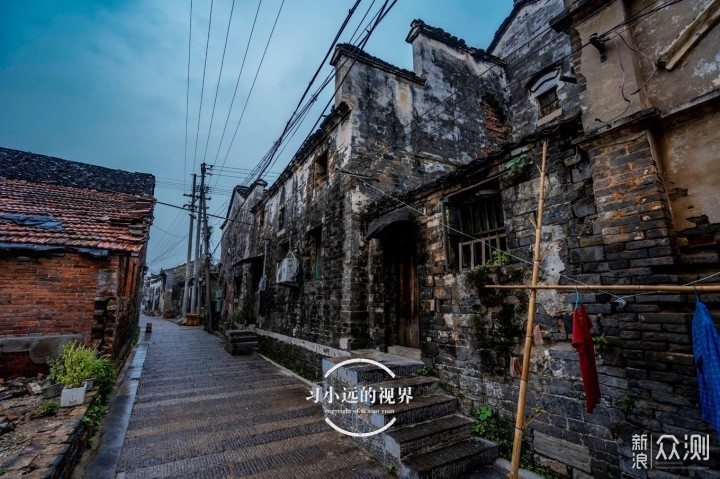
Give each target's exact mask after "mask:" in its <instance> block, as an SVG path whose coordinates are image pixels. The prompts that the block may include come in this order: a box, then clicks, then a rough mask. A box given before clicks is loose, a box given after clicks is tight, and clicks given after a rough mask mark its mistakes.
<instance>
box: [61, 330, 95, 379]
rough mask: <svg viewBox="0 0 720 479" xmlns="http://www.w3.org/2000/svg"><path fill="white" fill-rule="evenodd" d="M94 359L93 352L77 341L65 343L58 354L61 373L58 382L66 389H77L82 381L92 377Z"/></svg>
mask: <svg viewBox="0 0 720 479" xmlns="http://www.w3.org/2000/svg"><path fill="white" fill-rule="evenodd" d="M95 357H96V356H95V350H94V349H92V348H88V347H86V346H83V345H82V344H80V343H79V342H77V341H71V342H69V343H65V345H64V346H63V348H62V352H61V353H60V359H59V362H60V363H61V364H62V371H60V372H59V373H58V381H59V382H61V383H62V385H63V386H65V387H66V388H70V389H72V388H79V387H80V386H82V383H83V381H84V380H85V379H87V378H89V377H90V376H91V375H92V368H93V364H94V363H95Z"/></svg>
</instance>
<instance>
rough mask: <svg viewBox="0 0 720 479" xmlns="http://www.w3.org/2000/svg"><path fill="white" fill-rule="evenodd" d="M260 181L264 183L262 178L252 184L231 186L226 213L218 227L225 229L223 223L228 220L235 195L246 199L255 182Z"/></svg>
mask: <svg viewBox="0 0 720 479" xmlns="http://www.w3.org/2000/svg"><path fill="white" fill-rule="evenodd" d="M258 181H261V182H263V183H265V181H264V180H257V181H255V183H253V185H252V186H241V185H237V186H235V188H233V192H232V195H230V203H228V207H227V214H226V215H225V220H224V221H223V222H222V225H220V229H221V230H222V229H225V225H226V224H227V222H228V220H229V219H230V212H231V211H232V207H233V204H234V202H235V195H239V196H240V197H241V198H242V199H244V200H246V199H247V197H248V196H250V192H251V191H252V189H253V187H254V186H255V184H256V183H257V182H258ZM266 185H267V183H265V184H264V185H263V186H266Z"/></svg>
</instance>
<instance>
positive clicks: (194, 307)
mask: <svg viewBox="0 0 720 479" xmlns="http://www.w3.org/2000/svg"><path fill="white" fill-rule="evenodd" d="M199 195H200V203H199V207H198V218H197V222H198V227H197V231H196V232H195V264H194V266H193V278H195V279H194V284H193V288H192V295H191V296H192V298H191V301H190V311H192V312H193V313H197V312H198V311H199V304H200V301H199V293H200V290H199V287H200V285H199V284H198V283H199V281H198V280H199V279H200V230H201V227H200V225H201V224H202V223H200V221H201V220H200V215H201V214H202V205H203V202H204V201H203V200H204V198H205V163H203V164H202V165H201V166H200V190H199Z"/></svg>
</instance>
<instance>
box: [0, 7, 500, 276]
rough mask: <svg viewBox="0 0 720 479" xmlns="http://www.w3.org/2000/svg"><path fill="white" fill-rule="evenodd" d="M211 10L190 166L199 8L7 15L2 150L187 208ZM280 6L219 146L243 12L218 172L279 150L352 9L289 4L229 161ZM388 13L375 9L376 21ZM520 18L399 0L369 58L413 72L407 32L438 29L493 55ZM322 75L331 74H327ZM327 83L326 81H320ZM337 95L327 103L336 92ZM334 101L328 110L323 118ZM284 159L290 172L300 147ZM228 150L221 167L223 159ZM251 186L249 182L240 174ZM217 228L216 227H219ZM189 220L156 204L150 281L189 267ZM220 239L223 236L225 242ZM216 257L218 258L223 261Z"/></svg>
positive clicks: (221, 198)
mask: <svg viewBox="0 0 720 479" xmlns="http://www.w3.org/2000/svg"><path fill="white" fill-rule="evenodd" d="M210 1H211V0H193V25H192V27H193V38H192V49H191V66H190V100H189V105H190V107H189V112H190V113H189V118H190V121H189V138H188V142H187V145H188V153H187V156H186V153H185V146H184V145H185V125H186V123H185V115H186V106H185V105H186V83H187V61H188V22H189V7H190V1H189V0H94V1H87V0H63V1H57V0H33V1H26V2H14V1H3V2H0V109H1V110H2V112H3V114H2V115H0V146H4V147H8V148H16V149H19V150H27V151H33V152H36V153H42V154H47V155H52V156H58V157H61V158H66V159H70V160H75V161H81V162H86V163H93V164H98V165H102V166H107V167H110V168H120V169H125V170H130V171H140V172H146V173H152V174H154V175H155V176H156V177H157V178H158V187H157V188H156V195H155V196H156V197H157V198H158V199H159V200H160V201H164V202H167V203H172V204H177V205H179V204H182V203H183V202H184V200H185V198H183V196H182V191H181V190H182V186H178V185H181V184H182V183H183V181H189V175H190V174H191V173H192V164H193V160H195V164H196V168H195V171H197V170H198V169H199V166H198V165H199V164H200V163H201V162H202V159H203V157H204V156H205V154H204V150H205V144H206V142H207V141H208V129H209V125H210V116H211V112H212V105H213V100H214V95H215V89H216V85H217V81H218V73H219V69H220V61H221V57H222V50H223V44H224V41H225V33H226V30H227V26H228V18H229V13H230V8H231V4H232V0H214V4H213V16H212V28H211V31H210V42H209V48H208V60H207V69H206V77H205V95H204V99H203V110H202V117H201V120H200V128H199V141H198V147H197V149H198V154H197V155H195V154H194V151H195V135H196V131H197V128H198V121H197V120H198V108H199V102H200V89H201V83H202V72H203V60H204V54H205V39H206V38H207V32H208V19H209V10H210ZM281 1H282V0H262V5H261V8H260V13H259V16H258V21H257V25H256V27H255V32H254V35H253V40H252V42H251V44H250V50H249V53H248V57H247V60H246V64H245V69H244V71H243V74H242V76H241V80H240V86H239V88H238V93H237V98H236V100H235V106H234V107H233V111H232V114H231V116H230V121H229V126H228V131H229V133H226V139H225V140H224V142H223V146H222V148H221V149H219V148H218V142H219V140H220V135H221V133H222V127H223V125H224V124H225V118H226V117H227V113H228V108H229V106H230V100H231V97H232V94H233V90H234V87H235V82H236V79H237V75H238V72H239V70H240V65H241V61H242V58H243V54H244V52H245V47H246V44H247V39H248V35H249V32H250V27H251V25H252V20H253V18H254V15H255V11H256V9H257V6H258V2H257V0H236V1H235V10H234V13H233V20H232V24H231V29H230V35H229V39H228V47H227V53H226V57H225V62H224V67H223V76H222V78H221V82H220V88H219V90H218V100H217V107H216V110H215V119H214V123H213V128H212V131H211V133H210V135H209V143H208V148H207V150H208V153H207V156H205V158H206V161H207V162H208V163H214V162H215V158H216V157H218V158H219V159H218V162H219V163H222V161H223V159H224V158H225V156H226V154H227V165H228V166H231V167H233V168H252V167H253V166H254V165H255V164H256V163H257V162H258V161H259V160H260V158H261V157H262V155H263V154H264V153H265V152H266V151H267V150H268V149H269V148H270V146H271V144H272V142H273V141H274V140H275V139H276V138H277V136H278V135H279V134H280V132H281V131H282V128H283V126H284V125H285V122H286V121H287V119H288V117H289V115H290V114H291V113H292V111H293V109H294V107H295V105H296V104H297V102H298V100H299V99H300V95H301V94H302V92H303V91H304V89H305V87H306V85H307V83H308V81H309V80H310V78H311V76H312V74H313V72H314V71H315V69H316V68H317V66H318V65H319V63H320V61H321V60H322V58H323V56H324V54H325V51H326V50H327V48H328V46H329V44H330V42H331V40H332V37H333V36H334V34H335V32H336V31H337V29H338V27H339V25H340V23H341V22H342V20H343V19H344V18H345V15H346V14H347V11H348V10H349V9H350V7H351V6H352V4H353V3H354V1H352V0H302V1H301V0H286V1H285V4H284V6H283V9H282V11H281V14H280V17H279V20H278V24H277V27H276V30H275V34H274V36H273V38H272V41H271V43H270V46H269V48H268V51H267V56H266V58H265V61H264V63H263V66H262V68H261V69H260V72H259V75H258V79H257V83H256V85H255V88H254V90H253V93H252V95H251V96H250V100H249V102H248V106H247V110H246V112H245V116H244V118H243V120H242V123H240V127H239V129H238V134H237V138H236V139H235V142H234V144H233V147H232V149H230V150H229V153H227V151H228V146H229V139H230V137H227V136H228V135H230V136H231V134H232V131H234V130H235V126H236V125H237V124H238V120H239V116H240V111H241V110H242V106H243V104H244V103H245V100H246V97H247V94H248V91H249V89H250V85H251V83H252V79H253V77H254V75H255V72H256V71H257V68H258V64H259V62H260V57H261V54H262V51H263V49H264V48H265V44H266V42H267V39H268V35H269V33H270V29H271V27H272V24H273V21H274V20H275V16H276V15H277V12H278V9H279V7H280V4H281ZM370 3H371V0H363V1H362V2H361V4H360V6H359V7H358V10H357V12H356V14H355V16H354V17H353V20H352V21H351V23H350V24H349V26H348V28H347V30H346V34H345V35H344V36H343V37H342V38H341V41H347V39H348V38H349V35H350V34H351V33H352V32H353V31H354V30H355V27H356V25H357V22H358V21H359V20H360V18H361V17H362V15H363V14H364V13H365V11H366V9H367V8H368V7H369V6H370ZM380 3H381V2H375V6H374V7H373V13H374V11H375V9H376V8H377V6H378V5H379V4H380ZM511 9H512V1H511V0H496V1H487V0H474V1H472V0H466V1H461V0H456V1H452V0H446V1H441V0H399V1H398V3H397V5H396V6H395V7H394V8H393V10H392V11H391V12H390V14H388V16H387V17H386V18H385V20H384V21H383V23H381V24H380V26H379V27H378V30H376V32H375V33H374V34H373V37H372V38H371V39H370V42H369V43H368V45H367V46H366V48H365V49H366V50H367V51H368V52H369V53H370V54H372V55H375V56H377V57H379V58H382V59H383V60H385V61H388V62H390V63H393V64H395V65H397V66H399V67H402V68H407V69H412V52H411V48H410V45H409V44H407V43H405V37H406V35H407V33H408V31H409V26H410V22H411V21H412V20H413V19H415V18H420V19H422V20H424V21H425V22H426V23H428V24H429V25H432V26H437V27H441V28H443V29H445V30H446V31H448V32H450V33H451V34H453V35H455V36H457V37H460V38H463V39H464V40H466V41H467V43H468V44H469V45H472V46H476V47H480V48H484V47H487V45H488V44H489V43H490V41H491V39H492V37H493V35H494V33H495V30H496V29H497V28H498V26H499V25H500V23H501V22H502V20H503V19H504V18H505V17H506V16H507V15H508V14H509V13H510V10H511ZM329 69H330V67H329V66H327V65H326V66H325V70H323V73H324V74H327V73H328V72H329V71H330V70H329ZM323 77H324V75H323V74H321V75H320V78H323ZM327 94H329V92H328V93H327ZM327 98H328V96H325V100H322V101H319V102H318V104H320V105H324V104H325V103H326V101H327ZM319 114H320V112H319V111H317V110H314V111H312V112H311V114H310V115H309V117H308V120H307V121H306V123H305V124H304V125H303V128H302V129H301V130H300V131H299V133H298V135H297V136H296V137H295V143H297V142H299V141H301V140H302V138H304V136H305V135H306V134H307V133H308V132H309V128H310V127H311V126H312V124H313V123H314V120H315V119H316V118H317V116H318V115H319ZM296 146H297V145H296V144H290V146H289V147H288V148H287V150H285V153H284V154H283V156H281V157H280V159H279V161H278V163H277V166H276V167H275V168H274V169H275V170H276V171H279V170H281V169H282V167H283V166H284V165H285V164H286V162H287V160H288V159H289V158H290V156H291V154H292V152H293V151H294V149H295V148H296ZM218 150H219V151H220V154H219V155H218V154H217V152H218ZM240 176H242V177H243V178H244V175H240ZM268 179H269V180H272V175H270V176H269V177H268ZM211 181H212V183H211V184H212V185H215V183H216V181H217V189H216V191H215V193H214V194H213V196H212V201H211V202H210V210H211V211H212V212H221V211H223V210H224V208H222V206H223V205H224V204H225V202H226V201H227V199H228V195H227V194H226V192H227V191H229V189H230V188H232V186H233V185H234V184H235V182H242V179H236V178H229V177H222V178H218V177H215V178H213V179H212V180H211ZM219 223H220V221H219V220H218V221H217V222H215V224H216V225H219ZM186 231H187V219H186V215H185V214H183V213H182V212H181V211H178V210H173V209H172V208H169V207H166V206H162V205H158V206H157V207H156V208H155V224H154V227H153V229H152V231H151V240H150V250H149V254H148V262H149V266H150V269H151V271H158V270H159V269H160V268H161V267H170V266H174V265H176V264H179V263H182V262H184V257H185V248H186V246H185V244H184V243H183V239H182V235H183V234H186ZM215 236H216V238H215V239H217V238H218V237H219V235H217V234H216V235H215ZM218 254H219V252H218Z"/></svg>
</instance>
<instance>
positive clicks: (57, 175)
mask: <svg viewBox="0 0 720 479" xmlns="http://www.w3.org/2000/svg"><path fill="white" fill-rule="evenodd" d="M0 178H8V179H11V180H25V181H30V182H33V183H47V184H51V185H60V186H71V187H75V188H86V189H91V190H98V191H112V192H115V193H127V194H130V195H148V196H153V190H154V189H155V178H154V177H153V175H149V174H147V173H131V172H129V171H123V170H113V169H110V168H105V167H102V166H96V165H89V164H87V163H78V162H76V161H68V160H63V159H61V158H55V157H52V156H45V155H38V154H37V153H30V152H27V151H19V150H11V149H9V148H0Z"/></svg>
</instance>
